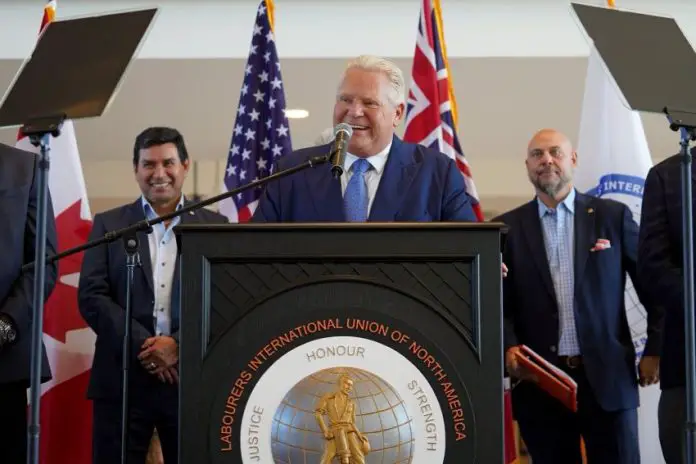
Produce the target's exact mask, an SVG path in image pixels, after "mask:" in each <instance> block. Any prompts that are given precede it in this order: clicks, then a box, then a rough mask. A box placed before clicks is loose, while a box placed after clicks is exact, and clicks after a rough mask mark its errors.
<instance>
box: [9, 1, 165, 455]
mask: <svg viewBox="0 0 696 464" xmlns="http://www.w3.org/2000/svg"><path fill="white" fill-rule="evenodd" d="M157 11H158V10H157V9H156V8H152V9H145V10H137V11H128V12H121V13H115V14H107V15H101V16H92V17H82V18H77V19H70V20H64V21H53V22H51V23H49V24H48V26H46V28H45V29H44V30H43V32H42V33H41V35H40V37H39V39H38V42H37V44H36V47H35V48H34V50H33V52H32V55H31V57H30V58H29V59H28V60H26V61H25V62H24V64H23V66H22V68H21V69H20V71H19V72H18V74H17V75H16V76H15V79H14V81H13V82H12V85H11V86H10V89H9V90H8V91H7V93H6V94H5V96H4V98H3V100H2V105H1V106H0V127H16V126H19V127H20V129H19V131H20V133H21V135H23V136H25V137H28V138H29V140H30V141H31V143H32V145H34V146H35V147H38V157H39V160H38V161H39V162H38V167H39V169H38V172H37V173H36V179H37V180H36V182H37V192H38V202H37V203H38V205H37V225H36V244H35V252H36V258H35V259H36V261H35V263H32V264H35V265H34V266H33V267H34V269H33V271H34V288H33V301H32V312H33V314H32V316H33V317H32V320H33V325H32V334H31V336H32V340H31V342H32V344H31V384H30V410H31V415H30V422H29V430H28V440H27V455H28V462H29V463H32V464H35V463H38V462H39V442H40V441H39V437H40V424H39V418H40V407H41V401H40V400H41V390H40V387H41V358H42V333H43V309H44V298H43V296H44V290H43V289H44V283H45V270H46V264H49V262H52V261H54V259H51V260H50V261H49V260H47V257H46V221H47V217H46V213H47V202H48V198H49V194H48V174H49V165H50V158H49V153H50V142H51V138H52V137H54V138H55V137H58V136H59V135H60V133H61V129H62V126H63V124H64V122H65V121H66V120H68V119H82V118H93V117H98V116H101V115H102V114H103V113H104V112H105V111H106V109H107V107H108V106H109V104H110V103H111V101H112V99H113V97H114V95H115V93H116V91H117V88H118V87H119V85H120V83H121V82H122V80H123V77H124V75H125V73H126V71H127V68H128V67H129V65H130V63H131V61H132V59H133V57H134V55H135V53H136V51H137V49H138V48H139V47H140V45H141V44H142V42H143V38H144V37H145V35H146V33H147V31H148V30H149V28H150V26H151V24H152V23H153V20H154V18H155V16H156V14H157ZM129 239H130V237H129ZM130 245H131V242H130V240H128V242H127V243H126V249H127V250H130V249H131V247H130ZM135 249H137V243H136V247H135ZM131 255H132V254H130V255H129V256H131ZM134 259H135V258H134ZM133 262H135V261H133V260H131V261H129V263H128V270H129V273H130V272H131V271H132V265H133ZM24 272H29V269H24ZM129 275H130V274H129ZM130 283H131V282H130V279H129V280H128V284H129V285H130ZM126 309H127V313H130V305H128V308H126ZM126 321H127V322H126V324H128V323H129V322H130V315H128V316H127V317H126ZM129 335H130V332H129V331H126V337H128V336H129ZM128 346H130V343H129V340H127V339H125V340H124V351H125V350H126V349H127V347H128ZM126 360H128V356H124V393H123V397H124V402H123V404H124V407H123V411H124V413H125V412H126V411H127V398H128V394H127V386H128V382H127V379H128V375H127V368H128V366H127V364H126ZM127 417H128V415H127V414H126V415H125V416H124V422H123V425H124V427H123V431H124V432H122V436H123V437H124V441H123V448H122V462H125V449H126V447H125V445H126V440H125V438H127V434H125V430H127V426H126V423H127Z"/></svg>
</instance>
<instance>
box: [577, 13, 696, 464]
mask: <svg viewBox="0 0 696 464" xmlns="http://www.w3.org/2000/svg"><path fill="white" fill-rule="evenodd" d="M572 7H573V10H574V11H575V14H576V15H577V17H578V19H579V20H580V22H581V24H582V26H583V27H584V29H585V30H586V31H587V33H588V35H589V36H590V38H591V39H592V40H593V41H594V46H595V47H596V48H597V51H598V52H599V54H600V55H601V57H602V59H603V61H604V63H605V65H606V67H607V68H608V70H609V72H610V73H611V74H612V76H613V77H614V80H615V81H616V84H617V86H618V87H619V89H620V92H621V93H622V94H623V96H624V98H625V100H626V102H627V103H628V105H629V106H630V107H631V108H632V109H634V110H638V111H645V112H651V113H663V114H665V115H666V116H667V118H668V121H669V127H670V128H671V129H672V130H674V131H680V132H681V140H680V147H681V148H680V153H681V158H682V219H683V221H682V234H683V240H684V243H683V257H682V259H683V265H684V273H683V279H684V282H683V286H684V321H685V335H686V338H685V340H686V347H685V349H686V424H685V446H684V462H686V463H689V464H696V357H695V356H696V355H695V351H696V334H695V330H696V329H695V327H694V322H695V317H694V261H693V204H692V188H691V182H692V175H691V168H692V159H691V157H692V154H691V152H690V150H689V144H690V143H691V141H694V140H696V93H694V91H693V85H694V82H696V54H695V53H694V50H693V49H692V48H691V45H690V44H689V42H688V40H687V39H686V37H684V34H683V33H682V31H681V29H680V28H679V26H678V25H677V23H676V21H674V19H673V18H668V17H661V16H652V15H647V14H639V13H634V12H629V11H621V10H617V9H607V8H601V7H594V6H588V5H580V4H577V3H573V4H572ZM634 52H635V53H634Z"/></svg>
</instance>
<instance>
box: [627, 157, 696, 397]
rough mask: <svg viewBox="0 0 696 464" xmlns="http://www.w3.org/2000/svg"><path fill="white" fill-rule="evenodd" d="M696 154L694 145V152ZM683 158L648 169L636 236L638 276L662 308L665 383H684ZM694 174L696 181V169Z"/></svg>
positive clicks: (669, 385)
mask: <svg viewBox="0 0 696 464" xmlns="http://www.w3.org/2000/svg"><path fill="white" fill-rule="evenodd" d="M695 154H696V150H694V149H692V156H693V155H695ZM680 163H681V156H680V155H675V156H671V157H669V158H667V159H665V160H664V161H662V162H660V163H658V164H656V165H655V166H653V167H652V168H651V169H650V171H649V172H648V176H647V178H646V180H645V191H644V193H643V207H642V211H641V222H640V237H639V241H638V278H639V279H640V280H641V281H642V282H643V285H644V286H645V288H646V290H647V291H648V292H650V298H651V300H652V301H653V302H654V303H655V304H657V305H659V306H661V307H662V308H663V311H664V340H665V343H664V345H663V347H662V354H661V357H660V387H661V388H663V389H664V388H673V387H683V386H685V385H686V342H685V334H684V327H685V324H686V322H685V320H684V301H683V298H684V287H683V285H684V284H683V275H684V271H683V270H684V264H683V261H682V253H683V248H682V244H683V243H684V239H683V236H682V211H681V208H682V198H681V185H682V181H681V164H680ZM693 170H694V167H693V166H692V171H693ZM692 175H693V176H694V177H693V181H694V183H695V185H696V174H693V172H692ZM693 191H694V192H696V188H694V189H693ZM694 200H696V198H694V199H692V205H693V204H694V203H696V201H694Z"/></svg>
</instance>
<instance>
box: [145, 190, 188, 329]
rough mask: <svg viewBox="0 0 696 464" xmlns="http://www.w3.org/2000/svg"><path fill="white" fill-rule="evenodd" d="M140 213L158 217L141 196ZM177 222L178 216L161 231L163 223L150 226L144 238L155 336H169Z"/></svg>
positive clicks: (181, 205)
mask: <svg viewBox="0 0 696 464" xmlns="http://www.w3.org/2000/svg"><path fill="white" fill-rule="evenodd" d="M142 203H143V211H144V213H145V217H146V218H147V219H148V220H153V219H157V218H158V217H159V216H158V214H157V213H156V212H155V210H154V209H153V208H152V206H151V205H150V202H148V201H147V200H146V199H145V197H144V196H143V197H142ZM183 206H184V196H183V195H181V198H180V199H179V204H178V205H177V206H176V209H177V210H179V209H181V208H182V207H183ZM179 222H181V217H180V216H177V217H176V218H174V219H172V221H171V222H170V223H169V226H168V227H166V228H165V225H164V222H160V223H159V224H157V225H154V226H153V227H152V233H151V234H149V235H148V236H147V238H148V243H149V245H150V263H151V264H152V285H153V287H154V293H155V306H154V307H153V313H152V317H153V322H154V326H155V335H157V336H159V335H171V331H172V314H171V298H172V285H173V283H174V266H175V265H176V256H177V253H178V249H177V244H176V236H175V235H174V231H173V230H172V229H173V228H174V227H175V226H176V225H177V224H179Z"/></svg>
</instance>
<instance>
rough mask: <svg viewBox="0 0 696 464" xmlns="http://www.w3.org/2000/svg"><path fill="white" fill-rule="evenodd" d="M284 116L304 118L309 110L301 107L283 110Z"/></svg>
mask: <svg viewBox="0 0 696 464" xmlns="http://www.w3.org/2000/svg"><path fill="white" fill-rule="evenodd" d="M285 116H286V117H287V118H288V119H304V118H306V117H307V116H309V111H307V110H302V109H290V110H285Z"/></svg>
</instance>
